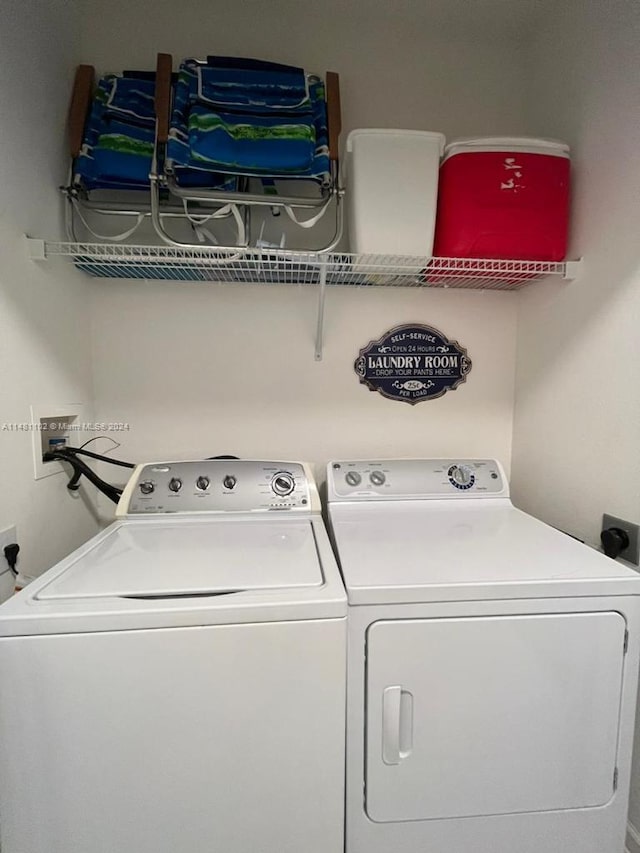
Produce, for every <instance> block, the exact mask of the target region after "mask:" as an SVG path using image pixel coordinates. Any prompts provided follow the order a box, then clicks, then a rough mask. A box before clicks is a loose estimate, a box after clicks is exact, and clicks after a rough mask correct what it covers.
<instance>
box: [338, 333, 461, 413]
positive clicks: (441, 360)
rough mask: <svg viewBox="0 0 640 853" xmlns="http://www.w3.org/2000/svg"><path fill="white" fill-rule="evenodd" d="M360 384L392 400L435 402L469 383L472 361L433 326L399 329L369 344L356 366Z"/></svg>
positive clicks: (414, 402) (455, 343) (413, 403)
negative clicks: (467, 381) (467, 380)
mask: <svg viewBox="0 0 640 853" xmlns="http://www.w3.org/2000/svg"><path fill="white" fill-rule="evenodd" d="M354 368H355V371H356V373H357V375H358V377H359V378H360V382H361V383H362V384H363V385H366V386H367V388H368V389H369V390H370V391H378V393H380V394H382V396H383V397H387V398H388V399H390V400H403V401H404V402H405V403H411V405H415V404H416V403H420V402H421V401H422V400H435V399H436V398H437V397H442V395H443V394H446V392H447V391H453V390H454V389H455V388H457V387H458V385H460V384H461V383H462V382H465V381H466V378H467V375H468V373H469V371H470V370H471V359H470V358H469V356H468V355H467V351H466V349H465V348H464V347H461V346H460V344H459V343H458V342H457V341H450V340H449V339H448V338H447V337H446V336H445V335H443V334H442V332H439V331H438V330H437V329H434V328H433V327H432V326H422V325H415V324H410V325H405V326H396V327H395V328H393V329H390V330H389V331H388V332H385V333H384V335H382V337H381V338H379V339H378V340H377V341H370V342H369V343H368V344H367V346H366V347H363V348H362V349H361V350H360V353H359V354H358V358H357V359H356V361H355V364H354Z"/></svg>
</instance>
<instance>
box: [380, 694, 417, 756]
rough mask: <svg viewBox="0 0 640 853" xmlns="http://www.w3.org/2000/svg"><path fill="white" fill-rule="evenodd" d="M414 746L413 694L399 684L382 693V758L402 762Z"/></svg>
mask: <svg viewBox="0 0 640 853" xmlns="http://www.w3.org/2000/svg"><path fill="white" fill-rule="evenodd" d="M412 746H413V696H412V695H411V693H409V691H408V690H403V689H402V687H401V686H400V685H399V684H396V685H393V686H391V687H385V689H384V691H383V693H382V760H383V761H384V763H385V764H400V762H401V761H402V760H403V759H404V758H407V757H408V756H409V755H410V754H411V748H412Z"/></svg>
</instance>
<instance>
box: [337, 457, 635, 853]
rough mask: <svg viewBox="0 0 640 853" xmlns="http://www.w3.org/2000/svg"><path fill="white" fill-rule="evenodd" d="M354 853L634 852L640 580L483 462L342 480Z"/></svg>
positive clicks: (343, 466) (349, 836)
mask: <svg viewBox="0 0 640 853" xmlns="http://www.w3.org/2000/svg"><path fill="white" fill-rule="evenodd" d="M327 484H328V485H327V488H328V500H329V519H330V526H331V531H332V536H333V539H334V545H335V548H336V553H337V555H338V562H339V564H340V567H341V570H342V575H343V579H344V582H345V586H346V589H347V596H348V601H349V629H348V630H349V639H348V647H349V650H348V687H347V800H346V803H347V806H346V827H347V828H346V853H389V851H391V850H392V851H394V853H427V851H428V853H463V851H473V853H514V851H517V853H543V851H544V853H576V851H580V853H622V851H623V850H624V837H625V827H626V814H627V800H628V794H629V775H630V766H631V751H632V736H633V728H634V713H635V706H636V686H637V670H638V652H639V647H640V609H639V601H640V599H639V598H638V596H639V595H640V576H638V575H637V574H636V573H635V572H634V571H632V570H630V569H628V568H626V567H624V566H623V565H621V564H619V563H616V562H614V561H613V560H610V559H608V558H606V557H604V556H603V555H602V554H600V553H598V552H596V551H595V550H592V549H590V548H588V547H586V546H585V545H583V544H581V543H579V542H577V541H576V540H574V539H572V538H570V537H569V536H567V535H565V534H563V533H561V532H559V531H557V530H554V529H552V528H551V527H549V526H547V525H546V524H543V523H542V522H540V521H538V520H536V519H534V518H532V517H531V516H529V515H526V514H525V513H523V512H521V511H519V510H518V509H516V508H515V507H514V506H513V505H512V503H511V501H510V499H509V491H508V484H507V480H506V478H505V475H504V472H503V470H502V468H501V467H500V465H499V464H498V463H497V462H496V461H494V460H489V459H483V460H469V459H467V460H449V459H447V460H443V459H437V460H413V461H411V460H396V461H386V460H371V461H338V462H333V463H331V464H330V465H329V467H328V475H327Z"/></svg>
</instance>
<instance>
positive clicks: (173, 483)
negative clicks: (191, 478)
mask: <svg viewBox="0 0 640 853" xmlns="http://www.w3.org/2000/svg"><path fill="white" fill-rule="evenodd" d="M169 488H170V489H171V491H172V492H179V491H180V489H181V488H182V480H181V479H180V477H172V478H171V479H170V480H169Z"/></svg>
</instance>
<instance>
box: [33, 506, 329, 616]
mask: <svg viewBox="0 0 640 853" xmlns="http://www.w3.org/2000/svg"><path fill="white" fill-rule="evenodd" d="M322 584H323V574H322V569H321V565H320V559H319V556H318V552H317V548H316V543H315V537H314V534H313V530H312V526H311V523H310V521H309V520H303V519H299V520H286V521H285V520H282V521H280V520H277V521H275V520H271V519H270V520H265V521H259V520H254V519H252V520H251V521H250V522H242V521H238V520H231V521H227V520H224V521H222V520H209V519H207V520H199V519H198V520H195V519H180V520H179V521H167V520H166V519H163V520H159V521H155V520H154V519H150V518H148V517H147V518H145V519H144V520H142V519H141V520H140V521H124V522H121V523H120V524H117V525H115V526H114V527H113V528H112V529H111V531H110V532H109V533H108V535H107V536H106V537H104V538H100V539H99V540H98V541H97V542H96V543H95V545H94V546H93V547H91V548H89V550H87V551H80V552H79V555H78V558H77V559H75V560H73V561H72V562H71V563H69V564H68V565H67V566H66V568H65V569H64V570H63V571H62V572H60V573H59V574H56V575H54V576H53V577H52V579H51V581H50V582H49V583H47V584H46V585H45V586H44V587H43V588H42V589H40V590H39V592H38V593H37V596H36V598H37V599H38V600H41V601H49V600H56V599H57V600H60V599H66V600H68V599H78V598H103V597H109V598H113V597H120V598H141V599H144V598H174V597H180V596H185V597H186V596H204V595H221V594H224V593H229V592H238V591H248V590H254V591H255V590H274V589H284V588H289V589H291V588H301V587H319V586H321V585H322Z"/></svg>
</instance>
